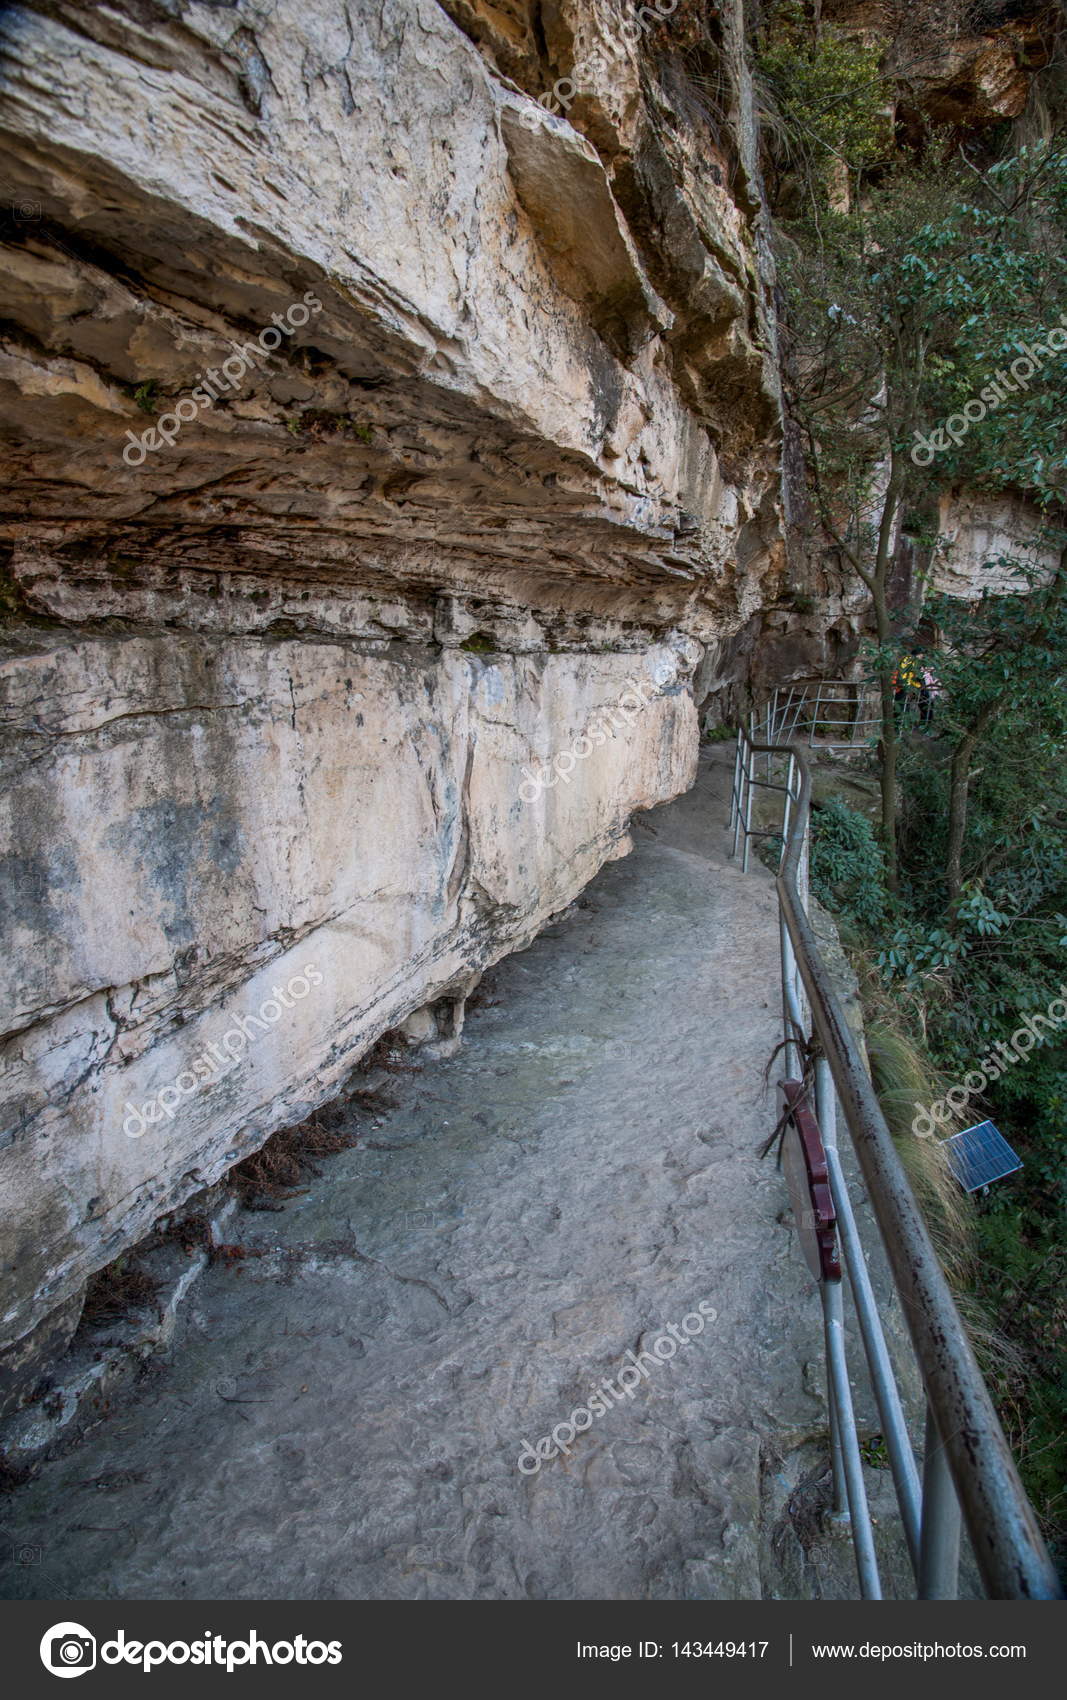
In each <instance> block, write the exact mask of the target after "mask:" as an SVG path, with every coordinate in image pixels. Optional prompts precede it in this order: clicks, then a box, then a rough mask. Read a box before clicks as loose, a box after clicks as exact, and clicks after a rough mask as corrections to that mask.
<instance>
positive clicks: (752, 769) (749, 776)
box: [741, 716, 757, 874]
mask: <svg viewBox="0 0 1067 1700" xmlns="http://www.w3.org/2000/svg"><path fill="white" fill-rule="evenodd" d="M754 731H755V717H754V716H753V717H752V719H750V721H749V740H748V747H747V748H746V750H745V781H746V785H745V847H744V849H743V850H742V852H741V872H742V873H743V874H747V873H748V842H749V834H750V833H751V830H752V793H753V791H754V790H755V778H756V759H757V758H756V752H755V748H754V745H755V739H754V738H753V737H752V735H751V734H752V732H754Z"/></svg>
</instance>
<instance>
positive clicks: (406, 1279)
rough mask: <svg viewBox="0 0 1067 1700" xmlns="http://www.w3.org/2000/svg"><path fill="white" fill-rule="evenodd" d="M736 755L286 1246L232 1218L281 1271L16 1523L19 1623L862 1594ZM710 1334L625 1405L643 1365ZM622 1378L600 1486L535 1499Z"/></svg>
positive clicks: (247, 1247) (195, 1308)
mask: <svg viewBox="0 0 1067 1700" xmlns="http://www.w3.org/2000/svg"><path fill="white" fill-rule="evenodd" d="M731 753H732V752H730V751H729V750H726V751H725V752H724V751H723V750H722V749H721V748H720V749H718V750H716V751H713V752H709V753H708V754H707V755H706V756H705V757H704V759H703V760H702V764H701V779H700V781H699V783H698V786H697V788H696V789H695V790H694V791H693V792H691V793H689V794H688V795H686V796H685V797H683V798H681V799H679V800H678V801H677V802H676V803H674V804H671V805H670V806H668V807H667V808H665V809H661V810H658V811H656V812H654V813H653V814H651V815H649V816H646V817H644V819H643V820H641V821H639V822H638V824H637V825H636V827H635V850H634V853H633V854H632V855H630V856H629V857H627V858H626V859H624V860H622V861H618V862H615V863H614V864H612V865H610V866H609V867H607V868H606V869H605V870H604V871H603V872H602V873H601V874H600V876H599V877H598V878H597V879H596V880H595V881H594V882H593V884H592V885H591V886H590V887H589V888H588V890H587V893H586V894H585V896H583V897H582V898H581V899H580V900H579V901H578V903H576V904H575V905H573V906H572V908H571V909H570V910H568V911H567V913H566V914H565V915H563V916H562V917H561V918H559V919H558V920H557V921H556V923H555V924H553V925H552V926H551V927H550V928H549V929H548V930H547V931H546V932H545V933H544V934H542V936H541V937H539V938H538V939H537V941H536V942H535V943H534V944H533V945H532V947H531V948H530V949H529V950H527V951H525V952H524V953H522V954H520V955H518V956H515V957H513V958H511V959H509V960H508V961H506V962H505V963H503V964H502V965H501V966H500V967H498V969H497V970H495V971H494V973H493V975H492V976H491V978H490V980H488V981H487V982H486V983H485V986H484V988H483V991H484V997H483V999H482V1001H481V1003H480V1006H479V1007H477V1008H476V1009H475V1010H473V1011H472V1013H471V1015H470V1017H469V1020H468V1024H467V1029H466V1036H465V1040H464V1043H463V1046H462V1049H461V1050H460V1052H459V1054H458V1055H456V1056H455V1057H454V1058H452V1059H451V1060H447V1061H446V1060H439V1061H432V1062H427V1063H425V1064H424V1065H423V1066H422V1067H421V1068H419V1069H417V1070H415V1071H413V1072H411V1073H397V1074H395V1075H393V1076H391V1078H390V1084H389V1088H388V1095H389V1097H390V1098H391V1099H392V1100H394V1103H393V1106H392V1107H388V1106H381V1107H380V1108H379V1111H378V1113H377V1114H375V1115H373V1116H372V1115H369V1114H368V1113H367V1112H366V1111H365V1110H364V1111H363V1112H362V1113H360V1114H359V1115H358V1116H357V1115H356V1112H355V1110H353V1112H352V1114H353V1116H354V1117H355V1119H356V1130H357V1132H358V1143H357V1144H356V1146H355V1147H354V1148H353V1149H352V1150H350V1151H348V1152H346V1153H343V1154H342V1155H340V1156H337V1157H334V1158H330V1159H327V1160H326V1161H325V1162H324V1163H323V1165H322V1172H321V1175H320V1177H319V1178H318V1179H317V1180H314V1181H313V1182H312V1183H311V1185H310V1187H309V1189H308V1190H307V1191H306V1192H304V1193H303V1194H302V1195H301V1196H299V1197H297V1198H295V1199H293V1200H292V1201H291V1202H290V1203H289V1205H288V1206H287V1208H286V1209H285V1210H284V1212H282V1213H264V1212H248V1211H241V1212H240V1213H239V1215H238V1216H237V1217H236V1218H231V1221H230V1223H229V1224H228V1227H227V1234H228V1237H229V1238H230V1239H231V1240H232V1241H233V1242H235V1243H239V1244H240V1245H242V1246H243V1247H244V1251H245V1255H244V1256H243V1257H241V1258H235V1259H234V1260H233V1261H231V1262H227V1261H226V1260H225V1259H222V1260H216V1261H215V1262H214V1263H213V1264H212V1266H211V1268H210V1269H209V1270H208V1272H207V1273H206V1274H205V1275H204V1277H203V1278H202V1280H201V1282H200V1284H199V1285H198V1287H197V1288H196V1290H195V1294H194V1295H193V1297H192V1298H191V1300H190V1301H189V1303H188V1306H187V1308H186V1310H185V1312H184V1313H183V1315H182V1319H181V1321H180V1322H179V1325H178V1329H177V1332H176V1335H175V1339H174V1344H173V1347H172V1350H171V1352H170V1354H169V1356H168V1358H167V1359H166V1360H165V1361H163V1362H162V1363H161V1364H160V1367H159V1368H158V1370H157V1371H154V1372H153V1373H152V1374H150V1375H148V1376H147V1377H146V1378H145V1379H144V1380H143V1381H142V1382H141V1383H140V1384H139V1386H138V1387H137V1389H136V1391H135V1392H134V1394H133V1395H132V1396H131V1397H129V1398H127V1399H126V1400H125V1401H124V1404H123V1408H122V1409H121V1410H119V1411H118V1412H117V1413H116V1414H115V1415H114V1416H112V1417H111V1418H110V1419H108V1420H106V1421H104V1422H102V1423H100V1424H99V1425H98V1426H97V1427H96V1428H95V1429H94V1430H93V1431H92V1432H91V1433H90V1434H89V1435H88V1436H87V1437H86V1439H85V1440H84V1441H83V1442H82V1444H81V1445H80V1446H78V1447H76V1448H75V1449H73V1450H71V1451H68V1452H67V1453H66V1455H65V1456H62V1457H58V1458H54V1459H53V1460H51V1461H50V1462H48V1463H46V1464H44V1466H43V1467H42V1468H41V1470H40V1473H39V1474H38V1475H37V1477H36V1479H34V1480H33V1481H31V1482H30V1483H28V1484H27V1485H25V1486H23V1487H22V1488H20V1489H18V1490H17V1491H16V1492H15V1494H14V1495H13V1497H12V1498H11V1499H10V1500H9V1501H8V1502H7V1504H6V1505H5V1506H4V1508H3V1510H2V1511H0V1524H2V1525H3V1530H4V1537H5V1540H4V1551H3V1553H2V1556H5V1557H6V1556H9V1554H8V1553H7V1551H6V1548H7V1546H8V1545H9V1544H11V1545H12V1546H13V1548H14V1551H15V1552H16V1553H17V1552H18V1549H19V1548H21V1547H28V1548H30V1549H31V1551H32V1549H33V1548H34V1547H37V1546H39V1547H40V1549H41V1552H40V1562H38V1563H23V1564H21V1565H19V1564H9V1565H8V1567H7V1570H6V1583H5V1591H6V1592H8V1593H11V1594H17V1595H22V1596H24V1597H26V1596H29V1597H51V1598H55V1597H57V1596H58V1597H73V1598H98V1597H102V1598H112V1597H120V1598H190V1599H194V1598H209V1599H210V1598H219V1597H221V1598H250V1599H256V1598H272V1597H274V1598H298V1599H305V1598H307V1599H311V1598H357V1599H366V1598H374V1599H377V1598H397V1597H400V1598H423V1599H428V1598H494V1599H503V1598H506V1599H511V1598H533V1599H539V1598H552V1599H558V1598H582V1599H587V1598H624V1599H644V1598H666V1599H686V1598H726V1599H745V1598H758V1597H761V1596H762V1597H769V1596H774V1595H781V1594H796V1593H801V1594H805V1595H808V1596H811V1595H818V1594H820V1593H829V1594H832V1595H840V1594H847V1593H850V1592H852V1591H854V1577H853V1575H852V1572H851V1560H850V1556H849V1549H848V1543H847V1540H845V1539H843V1538H842V1535H841V1532H840V1531H839V1532H838V1533H837V1534H836V1535H833V1534H830V1535H829V1536H827V1535H826V1534H825V1533H819V1530H818V1523H819V1518H818V1512H819V1508H820V1505H821V1503H822V1499H823V1497H824V1492H825V1476H824V1470H823V1463H824V1447H823V1446H822V1445H821V1444H820V1443H819V1441H820V1437H821V1436H823V1435H824V1433H825V1423H826V1412H825V1404H824V1399H823V1396H822V1392H821V1370H820V1368H819V1365H820V1362H821V1322H820V1312H819V1306H818V1303H817V1300H816V1296H815V1293H814V1290H813V1288H812V1285H811V1282H810V1280H809V1278H808V1276H807V1273H806V1270H805V1268H804V1265H803V1262H802V1260H801V1257H800V1254H799V1251H798V1249H797V1246H796V1243H795V1239H794V1235H793V1232H792V1229H791V1226H790V1218H789V1216H788V1210H787V1196H786V1190H785V1184H784V1181H783V1179H782V1177H781V1176H780V1174H779V1173H777V1172H776V1170H775V1168H774V1166H773V1162H772V1161H770V1160H768V1161H767V1162H763V1163H761V1162H760V1161H759V1160H758V1156H757V1149H758V1146H759V1144H760V1142H761V1140H762V1139H763V1138H765V1136H766V1134H767V1132H768V1130H769V1128H770V1126H771V1125H772V1121H773V1114H774V1112H773V1110H772V1100H771V1097H770V1095H768V1094H766V1093H765V1092H764V1091H763V1089H762V1076H763V1070H764V1068H765V1065H766V1063H767V1060H768V1057H769V1056H770V1053H771V1051H772V1049H773V1047H774V1045H775V1043H776V1040H777V1035H778V1020H779V1016H778V1000H777V960H776V952H777V930H776V922H775V914H776V908H775V899H774V893H773V887H772V883H771V880H770V876H769V875H768V874H767V873H766V871H765V870H764V869H763V868H762V867H760V866H759V865H758V863H755V864H754V866H753V871H752V872H750V873H749V874H748V875H747V876H742V875H741V874H740V872H739V871H737V869H736V868H734V867H733V866H732V865H731V864H729V863H728V862H727V860H726V857H725V849H726V834H725V830H724V821H725V789H726V785H727V783H728V777H729V760H730V756H731ZM702 1300H703V1301H705V1306H706V1312H705V1314H707V1310H708V1309H709V1308H710V1311H713V1312H714V1315H713V1317H712V1318H711V1319H710V1320H708V1321H707V1323H706V1326H705V1327H704V1328H703V1330H702V1331H701V1332H699V1333H696V1332H695V1331H694V1333H693V1338H692V1339H690V1340H688V1342H687V1343H686V1344H685V1345H683V1346H678V1347H677V1350H676V1352H675V1353H674V1355H673V1356H672V1355H670V1354H669V1353H668V1352H667V1351H666V1349H665V1348H663V1349H661V1356H664V1357H666V1358H667V1360H668V1361H665V1362H662V1363H658V1364H656V1365H655V1367H653V1368H649V1369H648V1371H647V1374H646V1376H645V1378H644V1379H643V1380H642V1381H641V1384H640V1385H639V1386H638V1387H636V1388H635V1389H634V1390H633V1393H632V1397H626V1396H621V1389H620V1387H619V1383H618V1381H617V1380H616V1378H617V1376H618V1374H619V1371H620V1369H621V1368H622V1366H623V1365H624V1364H626V1363H628V1362H631V1361H632V1360H630V1359H628V1358H627V1353H628V1351H630V1350H632V1351H633V1352H634V1353H635V1354H639V1353H641V1352H642V1351H645V1350H647V1349H648V1348H649V1346H650V1345H651V1344H652V1343H653V1342H654V1341H656V1340H657V1339H659V1338H660V1337H661V1336H662V1334H663V1332H664V1330H665V1329H666V1328H667V1327H668V1325H670V1324H673V1325H674V1326H675V1328H676V1329H679V1331H680V1332H681V1333H682V1335H683V1337H684V1335H685V1330H682V1329H681V1328H680V1325H681V1324H682V1322H683V1319H684V1318H687V1317H689V1318H692V1317H693V1316H694V1315H699V1314H700V1313H699V1312H698V1308H697V1307H698V1305H699V1303H700V1301H702ZM690 1327H692V1323H690ZM646 1368H647V1364H646ZM625 1379H628V1380H632V1377H628V1378H625ZM605 1381H610V1382H611V1384H612V1388H613V1389H614V1390H616V1392H618V1393H619V1394H620V1396H619V1397H616V1392H613V1393H612V1394H611V1395H610V1397H607V1396H606V1397H604V1398H603V1400H602V1403H603V1405H604V1406H605V1410H604V1413H603V1414H600V1415H595V1414H593V1413H591V1414H593V1416H594V1420H593V1421H592V1424H591V1426H590V1427H589V1428H588V1429H587V1430H586V1431H585V1432H582V1433H580V1434H578V1435H577V1437H576V1439H575V1440H574V1443H573V1445H571V1446H569V1448H568V1454H567V1455H566V1456H563V1455H557V1456H555V1457H553V1458H550V1459H549V1460H547V1461H545V1462H542V1464H541V1467H540V1468H539V1469H537V1470H534V1469H533V1468H532V1465H529V1464H528V1470H527V1472H523V1471H520V1469H519V1467H518V1464H519V1459H520V1455H522V1456H524V1457H526V1458H527V1460H528V1459H529V1455H528V1454H523V1446H524V1443H525V1442H527V1441H528V1442H531V1443H533V1444H536V1442H537V1441H538V1439H539V1438H540V1437H542V1436H545V1435H547V1434H548V1433H549V1431H550V1430H551V1429H553V1427H555V1426H556V1425H558V1424H560V1423H562V1422H565V1421H566V1420H567V1419H568V1418H569V1416H570V1413H571V1412H572V1410H574V1409H575V1408H576V1407H580V1406H583V1405H587V1401H588V1399H589V1398H590V1396H591V1393H592V1390H593V1389H594V1388H595V1387H597V1386H598V1384H599V1385H601V1386H602V1384H603V1383H604V1382H605ZM580 1420H581V1419H580ZM561 1438H562V1440H563V1441H564V1442H566V1440H567V1435H566V1431H563V1432H562V1434H561ZM870 1475H871V1480H872V1485H873V1486H875V1487H876V1488H879V1489H880V1488H881V1487H882V1486H883V1485H884V1483H885V1475H884V1472H877V1471H871V1472H870ZM894 1566H897V1567H898V1566H899V1553H896V1554H895V1557H894V1560H893V1565H891V1568H893V1567H894Z"/></svg>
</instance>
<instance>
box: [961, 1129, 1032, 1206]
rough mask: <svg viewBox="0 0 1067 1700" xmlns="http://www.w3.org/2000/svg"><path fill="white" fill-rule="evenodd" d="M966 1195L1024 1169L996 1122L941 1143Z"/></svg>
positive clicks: (965, 1131) (964, 1132) (968, 1130)
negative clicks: (995, 1125)
mask: <svg viewBox="0 0 1067 1700" xmlns="http://www.w3.org/2000/svg"><path fill="white" fill-rule="evenodd" d="M941 1143H942V1145H943V1146H944V1147H945V1155H946V1156H947V1158H948V1160H949V1163H950V1164H951V1166H952V1173H953V1174H954V1175H955V1177H956V1179H957V1180H958V1181H959V1183H960V1185H961V1187H962V1188H963V1190H964V1192H977V1191H978V1188H979V1187H980V1186H988V1185H989V1183H990V1181H999V1180H1001V1179H1002V1178H1003V1177H1004V1176H1005V1175H1013V1174H1014V1173H1015V1171H1016V1169H1021V1168H1022V1166H1023V1165H1022V1160H1021V1158H1020V1157H1019V1156H1018V1154H1017V1152H1015V1151H1013V1150H1012V1148H1011V1146H1010V1145H1009V1144H1008V1142H1007V1140H1006V1139H1005V1138H1004V1136H1003V1134H1002V1133H1001V1132H1000V1131H999V1129H998V1128H996V1127H994V1126H993V1123H992V1122H977V1123H976V1124H975V1126H974V1127H965V1128H964V1130H963V1132H962V1133H954V1134H952V1135H951V1136H950V1137H949V1138H948V1139H943V1140H942V1141H941Z"/></svg>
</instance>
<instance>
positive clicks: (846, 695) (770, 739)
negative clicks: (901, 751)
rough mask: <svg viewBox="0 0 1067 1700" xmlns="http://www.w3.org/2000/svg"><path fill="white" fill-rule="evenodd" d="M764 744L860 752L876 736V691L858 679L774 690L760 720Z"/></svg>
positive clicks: (807, 681)
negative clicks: (799, 742) (802, 742)
mask: <svg viewBox="0 0 1067 1700" xmlns="http://www.w3.org/2000/svg"><path fill="white" fill-rule="evenodd" d="M760 719H761V722H762V724H761V726H760V733H761V735H762V738H763V741H764V743H766V744H786V743H791V742H795V741H796V740H797V739H798V738H804V739H805V740H806V742H807V745H808V748H809V749H813V748H816V747H818V748H820V749H824V750H865V749H867V748H868V746H869V744H870V743H871V741H872V740H873V739H874V738H876V737H877V736H878V731H879V728H880V726H881V719H882V714H881V707H880V705H879V703H878V701H877V687H876V686H875V685H873V684H871V683H870V682H869V681H868V680H864V679H801V680H797V681H796V682H795V683H794V684H792V685H785V686H782V687H780V688H779V689H778V690H776V691H774V692H773V694H772V695H771V696H770V697H768V699H767V702H766V703H765V704H764V707H763V711H762V714H761V716H760Z"/></svg>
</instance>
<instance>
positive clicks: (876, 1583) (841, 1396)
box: [819, 1281, 882, 1600]
mask: <svg viewBox="0 0 1067 1700" xmlns="http://www.w3.org/2000/svg"><path fill="white" fill-rule="evenodd" d="M819 1287H820V1292H821V1294H822V1315H823V1328H824V1330H825V1334H826V1369H827V1380H828V1382H829V1394H830V1446H831V1458H832V1460H833V1464H834V1498H835V1502H836V1499H837V1495H838V1491H839V1489H838V1470H840V1473H841V1476H842V1477H843V1479H844V1492H845V1497H846V1499H847V1503H848V1515H849V1517H850V1519H851V1522H852V1548H853V1552H854V1554H855V1558H856V1573H857V1575H858V1576H859V1583H860V1593H861V1594H862V1596H863V1598H864V1599H865V1600H880V1599H881V1597H882V1584H881V1582H880V1580H879V1577H878V1559H877V1556H876V1554H875V1550H874V1531H873V1529H872V1527H871V1514H870V1511H869V1509H868V1506H867V1486H866V1483H865V1482H864V1480H863V1459H862V1458H861V1456H860V1443H859V1437H858V1435H857V1433H856V1417H855V1413H854V1411H853V1409H852V1389H851V1388H850V1387H849V1384H848V1363H847V1361H846V1358H845V1324H844V1314H843V1304H842V1292H841V1283H840V1281H821V1282H820V1283H819ZM835 1418H836V1420H835ZM835 1436H836V1446H835ZM835 1509H836V1504H835Z"/></svg>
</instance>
